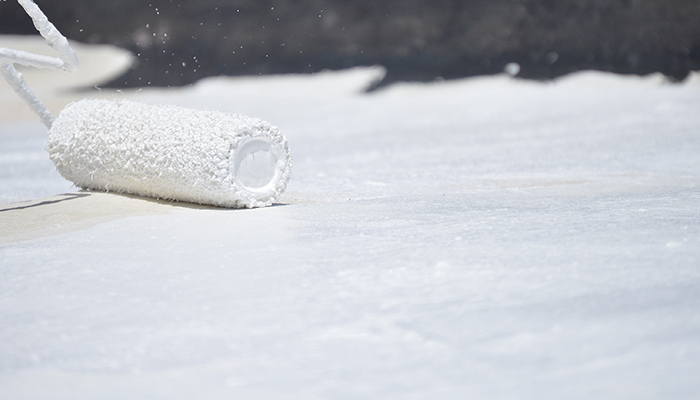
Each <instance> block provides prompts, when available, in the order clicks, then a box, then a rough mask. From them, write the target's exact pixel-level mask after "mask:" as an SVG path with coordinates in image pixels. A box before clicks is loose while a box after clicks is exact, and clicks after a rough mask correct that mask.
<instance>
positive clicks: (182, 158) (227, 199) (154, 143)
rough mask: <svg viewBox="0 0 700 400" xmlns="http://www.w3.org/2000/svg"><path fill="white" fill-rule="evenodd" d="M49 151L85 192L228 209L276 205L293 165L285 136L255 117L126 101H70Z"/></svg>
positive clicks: (52, 133)
mask: <svg viewBox="0 0 700 400" xmlns="http://www.w3.org/2000/svg"><path fill="white" fill-rule="evenodd" d="M47 150H48V152H49V157H50V158H51V160H52V161H53V162H54V164H55V165H56V168H57V169H58V172H59V173H60V174H61V175H62V176H63V177H65V178H66V179H68V180H70V181H72V182H73V183H75V184H76V185H77V186H79V187H82V188H85V189H97V190H106V191H113V192H119V193H131V194H138V195H142V196H149V197H155V198H162V199H170V200H178V201H186V202H192V203H200V204H209V205H215V206H221V207H231V208H240V207H249V208H252V207H264V206H268V205H270V204H272V203H274V202H276V201H278V200H279V198H280V196H281V195H282V193H283V192H284V190H285V188H286V186H287V183H288V182H289V178H290V175H291V165H292V161H291V156H290V153H289V148H288V146H287V141H286V139H285V138H284V137H283V136H282V135H281V134H280V133H279V131H278V129H277V128H276V127H274V126H272V125H270V124H268V123H267V122H264V121H262V120H260V119H256V118H249V117H245V116H239V115H234V114H226V113H221V112H215V111H198V110H190V109H184V108H180V107H176V106H161V105H147V104H143V103H136V102H131V101H124V100H122V101H107V100H81V101H79V102H76V103H73V104H70V105H69V106H67V107H66V108H65V109H64V110H63V111H62V112H61V113H60V114H59V116H58V118H56V120H55V121H54V123H53V124H52V126H51V129H50V130H49V142H48V145H47Z"/></svg>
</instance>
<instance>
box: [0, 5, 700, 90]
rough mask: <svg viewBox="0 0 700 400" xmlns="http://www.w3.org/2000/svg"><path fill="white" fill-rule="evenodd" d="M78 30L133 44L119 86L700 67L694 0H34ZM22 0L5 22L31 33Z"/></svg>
mask: <svg viewBox="0 0 700 400" xmlns="http://www.w3.org/2000/svg"><path fill="white" fill-rule="evenodd" d="M36 3H37V4H38V5H39V6H40V7H41V8H42V10H43V11H44V12H45V13H46V15H47V16H48V18H49V20H51V21H52V22H53V23H54V25H56V27H57V28H58V29H59V30H60V31H61V32H62V33H63V34H64V35H66V36H67V37H68V38H69V39H73V40H78V41H81V42H86V43H107V44H113V45H117V46H120V47H123V48H126V49H128V50H130V51H132V52H133V53H134V54H136V55H137V56H138V62H137V63H136V64H135V65H134V67H133V68H132V69H131V70H130V71H128V72H127V73H126V74H125V75H123V76H121V77H119V78H118V79H116V80H114V81H112V82H110V83H109V84H108V86H112V87H135V86H146V85H156V86H169V85H186V84H189V83H192V82H195V81H196V80H198V79H200V78H203V77H207V76H215V75H257V74H284V73H312V72H317V71H321V70H324V69H342V68H348V67H352V66H362V65H382V66H384V67H386V69H387V74H386V76H385V77H384V80H383V81H381V82H378V83H377V84H376V86H377V87H381V86H384V85H387V84H391V83H393V82H397V81H431V80H435V79H454V78H461V77H467V76H475V75H483V74H496V73H501V72H503V69H504V66H505V65H506V64H508V63H511V62H515V63H518V64H519V65H520V68H521V69H520V73H519V75H518V76H519V77H521V78H528V79H551V78H555V77H558V76H562V75H565V74H567V73H571V72H574V71H579V70H584V69H595V70H602V71H610V72H616V73H621V74H639V75H645V74H649V73H653V72H661V73H663V74H665V75H666V76H668V77H669V78H670V79H671V80H675V81H680V80H683V79H684V78H685V77H687V75H688V74H689V72H690V71H694V70H700V1H698V0H614V1H613V0H462V1H457V0H383V1H382V0H346V1H341V0H229V1H225V0H191V1H184V0H63V1H56V0H36ZM35 32H36V31H35V30H34V28H33V26H32V24H31V20H30V19H29V17H27V16H26V14H25V13H24V11H23V10H22V9H21V7H20V6H19V5H18V4H17V2H16V1H14V0H8V1H0V33H5V34H34V33H35Z"/></svg>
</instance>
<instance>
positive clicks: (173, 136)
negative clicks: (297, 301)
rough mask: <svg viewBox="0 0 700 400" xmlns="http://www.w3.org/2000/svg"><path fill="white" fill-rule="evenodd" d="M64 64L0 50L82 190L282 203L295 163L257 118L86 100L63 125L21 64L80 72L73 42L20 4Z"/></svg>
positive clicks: (9, 74) (29, 5)
mask: <svg viewBox="0 0 700 400" xmlns="http://www.w3.org/2000/svg"><path fill="white" fill-rule="evenodd" d="M18 2H19V3H20V5H22V7H23V8H24V9H25V10H26V11H27V14H29V16H30V17H31V18H32V20H33V21H34V25H35V26H36V28H37V30H39V32H40V33H41V35H42V36H43V37H44V38H45V39H46V40H47V42H48V44H49V45H50V46H51V47H53V48H54V49H56V50H57V51H58V53H59V55H60V59H57V58H53V57H46V56H38V55H35V54H31V53H26V52H20V51H16V50H10V49H4V48H3V49H0V72H1V73H2V75H3V76H4V77H5V79H6V80H7V81H8V83H10V85H11V86H12V88H13V89H14V90H15V92H17V93H18V94H19V96H20V97H21V98H22V99H24V100H25V102H26V103H27V104H28V105H29V106H30V107H31V108H32V110H34V111H35V112H36V113H37V114H38V115H39V116H40V117H41V119H42V121H43V122H44V124H45V125H46V126H47V127H49V140H48V145H47V150H48V152H49V158H50V159H51V160H52V161H53V162H54V164H55V165H56V168H57V170H58V172H59V173H60V174H61V175H62V176H63V177H65V178H66V179H68V180H70V181H72V182H73V183H74V184H75V185H76V186H79V187H81V188H84V189H94V190H103V191H112V192H118V193H130V194H137V195H141V196H148V197H154V198H161V199H168V200H177V201H185V202H191V203H199V204H208V205H214V206H220V207H231V208H241V207H248V208H253V207H264V206H269V205H271V204H273V203H274V202H276V201H278V200H279V199H280V196H281V195H282V193H283V192H284V190H285V188H286V186H287V183H288V182H289V178H290V176H291V165H292V160H291V155H290V152H289V148H288V146H287V141H286V139H285V138H284V136H282V135H281V134H280V133H279V130H278V129H277V128H276V127H275V126H272V125H270V124H269V123H267V122H265V121H262V120H260V119H257V118H250V117H246V116H240V115H234V114H227V113H222V112H215V111H204V110H190V109H184V108H181V107H176V106H170V105H148V104H143V103H137V102H131V101H126V100H120V101H106V100H92V99H85V100H81V101H78V102H75V103H72V104H69V105H68V106H67V107H66V108H65V109H63V110H62V111H61V112H60V113H59V116H58V118H55V119H54V118H53V116H51V113H50V112H49V111H48V110H46V108H45V107H44V106H43V105H42V104H41V102H40V101H39V100H38V98H37V97H36V96H35V95H34V94H33V93H32V92H31V89H29V87H28V86H27V85H26V83H25V82H24V80H23V78H22V76H21V74H19V73H18V72H17V71H16V70H15V69H14V67H13V66H12V64H13V63H19V64H22V65H29V66H35V67H40V68H54V69H63V70H74V69H75V68H76V67H77V57H76V56H75V53H74V52H73V49H72V48H71V47H70V45H69V44H68V41H67V40H66V39H65V37H63V36H62V35H61V34H60V32H58V30H57V29H56V28H55V27H54V26H53V25H52V24H51V23H50V22H49V21H48V19H47V18H46V16H44V14H43V13H42V11H41V10H40V9H39V7H38V6H36V4H34V2H33V1H32V0H18Z"/></svg>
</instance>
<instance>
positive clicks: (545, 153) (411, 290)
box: [0, 69, 700, 400]
mask: <svg viewBox="0 0 700 400" xmlns="http://www.w3.org/2000/svg"><path fill="white" fill-rule="evenodd" d="M374 74H376V71H375V70H372V69H365V70H351V71H344V72H340V73H321V74H318V75H314V76H306V77H301V76H299V77H296V76H289V77H278V78H275V77H269V78H245V79H212V80H206V81H203V82H200V83H199V84H198V85H196V86H194V87H192V88H190V89H180V90H146V91H142V92H138V93H134V92H125V93H113V92H106V91H104V92H103V93H102V94H101V96H102V97H103V98H109V97H111V96H117V97H118V96H124V97H126V98H129V99H134V98H135V99H136V100H138V101H144V102H150V103H171V104H177V105H180V106H186V107H192V108H200V109H215V110H221V111H232V112H238V113H241V114H245V115H249V116H255V117H260V118H263V119H265V120H267V121H269V122H271V123H273V124H275V125H278V126H279V127H280V129H281V130H282V132H283V133H284V134H285V135H286V136H287V138H288V140H289V144H290V148H291V150H292V155H293V156H294V168H293V176H292V180H291V182H290V185H289V188H288V191H287V193H286V194H285V195H284V196H283V198H282V203H281V204H278V205H276V206H273V207H269V208H264V209H254V210H226V209H216V208H210V207H201V206H191V205H188V204H184V203H168V202H162V201H155V200H149V199H144V198H138V197H133V196H120V195H114V194H109V193H94V192H78V191H77V189H76V188H73V187H71V185H70V183H68V182H66V181H64V180H62V178H61V177H60V176H58V175H57V174H56V172H55V171H54V170H53V167H52V165H51V164H50V161H48V158H47V156H46V153H45V152H44V150H43V146H44V144H45V129H44V128H43V127H42V126H41V125H40V124H39V123H38V122H36V121H34V120H31V119H27V120H13V121H5V122H0V165H2V168H0V397H2V398H8V399H9V398H12V399H34V398H36V399H38V398H52V399H93V398H103V399H124V398H130V399H155V398H173V399H190V398H195V397H197V398H209V399H216V398H222V399H223V398H243V399H297V398H298V399H360V398H362V399H406V398H415V399H436V398H439V399H465V398H470V399H512V398H519V399H523V398H524V399H561V398H569V399H590V398H599V399H635V400H636V399H692V398H696V396H697V393H699V392H700V383H699V382H700V381H698V379H697V376H698V374H700V361H699V360H700V314H698V311H697V310H698V309H700V267H699V266H700V168H699V167H700V113H698V109H700V85H698V83H697V79H696V80H694V81H691V82H688V83H686V84H683V85H669V84H664V83H663V82H662V79H660V78H657V77H649V78H643V79H642V78H629V77H627V78H622V77H616V76H612V75H605V74H600V73H583V74H578V75H575V76H571V77H569V78H566V79H563V80H560V81H557V82H555V83H548V84H540V83H532V82H522V81H518V80H513V79H511V78H507V77H493V78H485V79H472V80H465V81H457V82H452V83H447V84H439V83H436V84H401V85H397V86H394V87H392V88H390V89H387V90H384V91H379V92H376V93H372V94H369V95H367V94H362V93H361V90H362V88H363V87H365V86H366V85H367V84H368V83H369V82H370V81H371V79H372V77H373V76H374ZM96 95H97V94H96ZM66 193H67V194H66Z"/></svg>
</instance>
